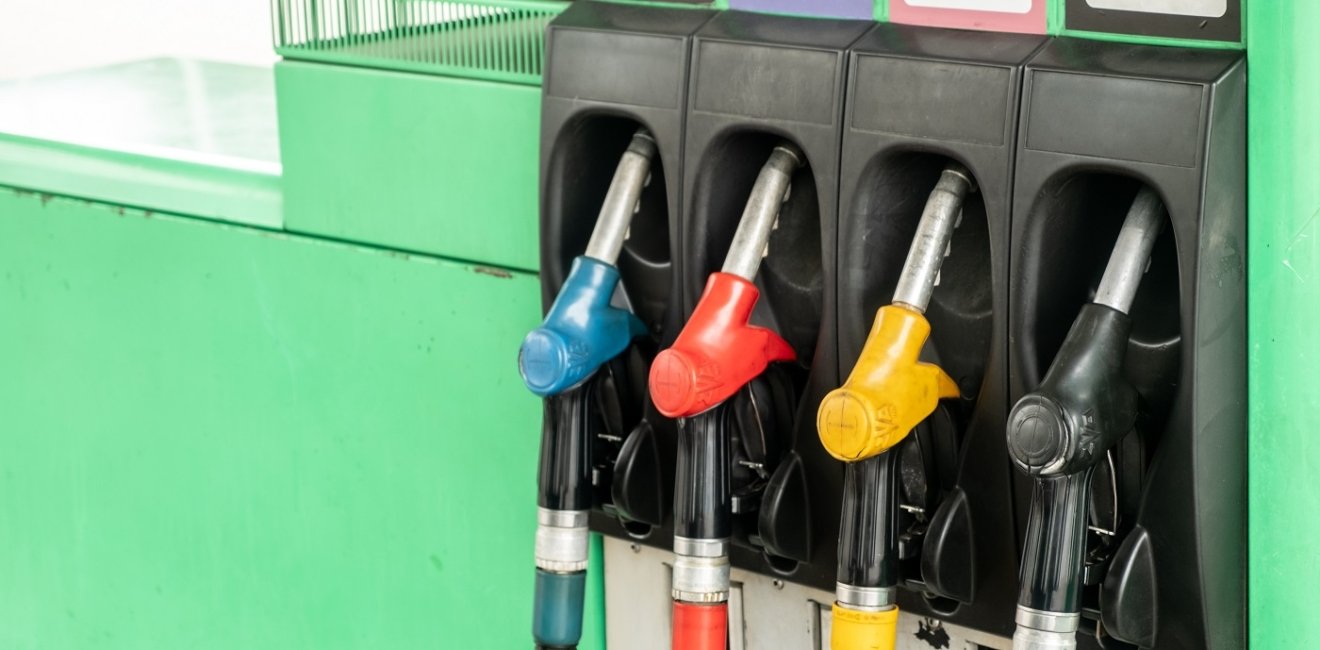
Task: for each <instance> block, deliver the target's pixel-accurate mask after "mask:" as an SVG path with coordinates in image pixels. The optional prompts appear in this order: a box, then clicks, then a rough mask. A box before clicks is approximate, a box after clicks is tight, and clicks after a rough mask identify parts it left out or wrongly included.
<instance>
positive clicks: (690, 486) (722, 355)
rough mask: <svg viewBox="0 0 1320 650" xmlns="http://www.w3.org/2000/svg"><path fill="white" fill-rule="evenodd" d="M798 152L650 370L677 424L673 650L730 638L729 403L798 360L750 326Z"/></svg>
mask: <svg viewBox="0 0 1320 650" xmlns="http://www.w3.org/2000/svg"><path fill="white" fill-rule="evenodd" d="M802 160H803V156H802V153H801V152H800V151H798V149H797V148H796V147H794V146H793V145H791V144H787V143H783V144H780V145H778V146H776V147H775V148H774V150H773V151H772V152H771V154H770V158H769V160H767V161H766V163H765V165H764V166H762V167H761V172H760V174H759V175H758V176H757V178H756V182H755V184H754V185H753V186H752V192H751V195H750V196H749V197H748V199H747V204H746V207H745V208H744V209H743V214H742V217H741V218H740V219H739V221H738V229H737V231H736V232H735V233H734V237H733V243H732V245H731V246H730V247H729V252H728V255H727V257H726V258H725V261H724V267H723V270H722V271H720V272H718V273H712V274H711V276H710V278H709V280H708V281H707V283H706V290H705V293H703V294H702V296H701V299H700V300H699V301H698V302H697V306H696V308H695V309H694V310H693V312H692V316H691V317H690V318H689V320H688V322H687V324H685V325H684V326H683V331H682V332H681V333H680V334H679V335H678V338H677V339H676V340H675V341H674V345H673V346H672V347H670V348H669V349H667V350H664V351H662V352H661V353H660V354H659V355H657V356H656V359H655V363H653V364H651V375H650V392H651V399H652V401H654V402H655V405H656V408H657V409H659V411H660V412H661V413H663V414H665V415H667V416H669V417H676V418H679V421H678V466H677V471H676V475H675V487H674V491H675V496H674V556H675V557H674V574H673V575H674V578H673V589H672V594H671V595H672V597H673V599H674V609H673V637H672V639H671V647H673V648H674V650H723V649H724V647H725V644H726V641H727V637H728V615H729V612H728V598H729V535H730V534H731V531H732V521H731V519H732V493H731V490H730V473H731V468H730V466H729V465H730V463H731V451H730V445H731V436H730V427H731V426H732V424H731V419H732V416H733V414H732V411H731V409H730V407H729V404H728V399H729V398H730V397H732V396H733V395H734V393H736V392H738V390H739V389H741V388H742V387H743V386H744V385H746V384H747V383H748V382H750V381H752V380H753V379H755V378H756V377H757V376H758V375H760V374H761V373H762V372H764V371H765V369H766V368H767V367H768V366H769V364H770V363H771V362H774V361H791V360H792V359H794V358H795V355H794V352H793V348H792V347H791V346H789V344H788V342H786V341H784V339H783V338H781V337H780V336H779V335H778V334H776V333H774V332H772V331H770V330H768V329H765V328H761V327H753V326H751V325H750V324H749V322H750V319H751V315H752V309H753V307H755V306H756V301H757V299H758V298H759V297H760V292H759V291H758V290H757V288H756V285H755V284H753V283H752V281H753V279H754V278H755V277H756V272H757V270H758V269H759V268H760V265H761V258H762V257H763V256H764V255H765V252H766V247H767V246H768V244H769V241H770V233H771V231H772V230H774V227H775V223H776V221H777V220H778V218H779V211H780V208H781V206H782V205H783V203H784V202H785V201H786V200H787V198H788V192H789V187H790V183H791V180H792V177H793V173H794V172H795V171H797V169H798V168H799V167H801V166H802Z"/></svg>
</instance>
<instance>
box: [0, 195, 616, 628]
mask: <svg viewBox="0 0 1320 650" xmlns="http://www.w3.org/2000/svg"><path fill="white" fill-rule="evenodd" d="M0 259H2V260H4V264H3V274H0V367H3V372H0V412H2V413H3V432H2V433H0V522H3V525H0V603H4V606H3V610H2V611H0V614H2V616H0V618H2V619H3V621H4V623H3V625H0V647H4V648H10V649H13V650H24V649H28V648H32V649H36V648H41V649H43V650H48V649H74V648H101V649H113V648H125V649H129V648H132V649H140V648H197V649H202V648H216V649H221V648H224V649H230V648H269V649H272V650H274V649H280V650H284V649H288V648H321V649H333V648H355V649H356V648H361V649H366V648H400V649H402V648H474V649H476V648H492V649H502V648H515V647H524V646H526V644H527V643H528V639H529V638H530V637H529V628H530V622H531V611H530V609H531V600H532V599H531V585H532V576H533V572H532V538H533V532H534V528H535V521H536V517H535V512H536V502H535V476H536V454H537V451H536V450H537V441H538V439H539V435H540V433H539V427H540V409H539V404H538V401H537V400H536V399H535V398H533V397H532V396H531V395H529V394H528V393H527V392H526V391H525V390H523V389H522V387H521V384H520V383H519V380H518V376H517V372H516V370H515V363H514V355H515V354H516V353H515V350H516V349H517V346H518V343H519V341H520V339H521V337H522V335H523V334H524V333H525V332H526V331H527V330H528V329H529V328H531V327H533V326H534V325H535V323H536V322H537V316H538V314H539V296H540V288H539V285H538V282H537V279H536V277H535V276H533V275H530V274H526V273H509V272H506V271H502V270H495V269H490V268H484V267H481V266H473V265H465V264H459V263H454V262H448V261H443V260H437V259H435V258H429V257H417V256H410V255H404V254H401V253H397V252H393V251H387V250H378V249H372V248H365V247H358V246H350V245H344V244H339V243H331V242H326V241H320V240H315V239H308V238H303V237H298V236H290V235H286V234H281V233H275V232H270V231H264V230H258V229H252V228H246V227H241V226H233V225H228V224H222V223H215V222H207V221H201V220H194V219H185V218H178V217H170V216H162V215H159V214H155V215H153V214H150V213H146V212H141V211H137V210H131V209H123V208H115V207H110V206H105V205H99V204H93V203H86V202H83V201H75V200H69V199H61V198H52V197H49V196H42V195H38V194H33V193H23V192H15V191H13V190H6V189H0ZM598 574H599V572H598V573H597V575H598ZM598 596H599V595H598V594H597V597H598ZM597 602H598V601H597ZM589 612H590V614H589V615H590V616H592V617H593V619H594V620H593V621H589V627H588V629H589V630H591V629H598V627H599V624H600V622H599V619H598V618H596V617H597V616H598V615H599V613H600V608H599V606H596V607H594V608H589ZM589 637H590V635H589Z"/></svg>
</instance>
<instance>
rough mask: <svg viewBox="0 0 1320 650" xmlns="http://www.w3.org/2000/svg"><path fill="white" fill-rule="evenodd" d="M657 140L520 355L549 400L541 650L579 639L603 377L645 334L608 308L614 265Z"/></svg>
mask: <svg viewBox="0 0 1320 650" xmlns="http://www.w3.org/2000/svg"><path fill="white" fill-rule="evenodd" d="M655 152H656V148H655V142H654V140H652V138H651V135H650V134H649V133H648V132H647V131H646V130H644V129H643V130H639V131H638V132H637V133H636V134H635V135H634V136H633V138H632V141H631V143H629V145H628V149H627V150H626V151H625V152H624V154H623V156H622V158H621V159H620V160H619V165H618V167H617V168H616V169H615V172H614V178H613V180H612V181H611V182H610V186H609V190H608V191H607V192H606V195H605V200H604V203H603V204H602V206H601V210H600V214H599V216H598V218H597V220H596V225H595V228H594V229H593V230H592V233H591V239H590V241H589V242H588V243H587V249H586V252H585V253H584V254H583V255H582V256H580V257H578V258H576V259H575V260H574V261H573V267H572V270H571V271H570V272H569V275H568V278H567V279H566V280H565V281H564V285H563V287H562V288H561V289H560V291H559V295H558V296H557V297H556V298H555V301H554V304H553V305H552V306H551V307H550V310H549V312H548V313H547V314H546V317H545V321H544V322H543V323H541V326H540V327H538V328H536V329H534V330H532V331H531V333H529V334H528V335H527V337H526V338H525V339H524V340H523V343H522V348H521V349H520V350H519V351H518V370H519V372H520V374H521V375H522V379H523V382H524V383H525V384H526V385H527V388H528V389H529V390H531V391H532V392H533V393H535V394H537V395H539V396H541V397H543V398H545V406H544V408H545V411H544V412H545V416H544V424H543V428H542V435H541V458H540V468H539V473H538V476H537V483H538V488H539V492H538V496H537V506H538V508H537V518H536V523H537V527H536V595H535V598H536V601H535V604H534V609H533V622H532V634H533V637H534V638H535V640H536V643H537V645H538V647H541V648H572V647H575V646H576V645H577V643H578V641H579V639H580V638H581V636H582V607H583V599H584V595H585V590H586V570H587V549H588V542H589V533H588V529H587V516H588V513H589V512H590V510H591V505H592V503H591V488H592V485H591V434H590V432H589V431H588V428H589V424H590V422H591V419H592V417H593V415H592V414H593V404H592V401H593V394H592V391H593V385H592V384H593V381H594V380H595V376H596V371H597V370H598V369H599V368H600V367H601V366H602V365H603V364H605V363H607V362H609V361H610V360H611V359H613V358H614V357H616V356H618V355H619V354H620V353H622V352H623V351H624V350H625V349H627V347H628V344H629V342H630V341H631V340H632V339H633V337H635V336H638V335H641V334H644V333H645V331H646V328H645V326H644V325H643V324H642V322H641V321H640V320H639V319H638V318H637V317H636V316H634V315H633V314H632V313H631V312H630V311H628V310H626V309H620V308H618V307H615V306H612V305H611V300H612V298H613V296H614V293H615V291H616V289H617V288H618V286H619V270H618V269H617V268H616V267H615V263H616V261H617V260H618V257H619V253H620V251H621V249H622V248H623V244H624V241H625V240H626V239H627V236H628V226H629V222H630V220H631V218H632V215H633V213H634V212H635V211H636V208H637V205H638V201H639V199H640V197H641V193H642V188H643V187H644V186H645V185H646V183H647V181H648V179H649V177H650V168H651V160H652V158H653V157H654V156H655Z"/></svg>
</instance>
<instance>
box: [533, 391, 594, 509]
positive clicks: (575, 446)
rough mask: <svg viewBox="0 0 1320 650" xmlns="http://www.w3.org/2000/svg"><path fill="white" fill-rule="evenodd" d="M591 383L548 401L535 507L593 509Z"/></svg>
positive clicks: (545, 410) (545, 405)
mask: <svg viewBox="0 0 1320 650" xmlns="http://www.w3.org/2000/svg"><path fill="white" fill-rule="evenodd" d="M592 388H593V386H592V384H590V383H588V384H585V385H583V386H579V387H577V388H574V389H572V390H570V391H568V392H565V393H560V394H558V395H551V396H549V397H547V398H545V402H544V404H543V405H542V412H543V416H542V417H543V421H542V424H541V449H540V460H539V464H538V467H537V475H536V484H537V500H536V504H537V505H538V506H540V507H542V508H549V509H551V510H590V509H591V432H590V428H591V410H592V407H593V405H592V399H591V397H592V395H591V393H592Z"/></svg>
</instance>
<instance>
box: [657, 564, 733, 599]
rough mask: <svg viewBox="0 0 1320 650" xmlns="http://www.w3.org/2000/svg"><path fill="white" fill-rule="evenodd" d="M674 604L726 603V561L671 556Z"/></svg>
mask: <svg viewBox="0 0 1320 650" xmlns="http://www.w3.org/2000/svg"><path fill="white" fill-rule="evenodd" d="M670 593H671V595H672V597H673V599H674V600H679V601H683V602H685V603H722V602H725V601H727V600H728V599H729V557H728V556H727V555H725V556H721V557H692V556H688V555H676V556H674V582H673V587H672V590H671V592H670Z"/></svg>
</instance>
